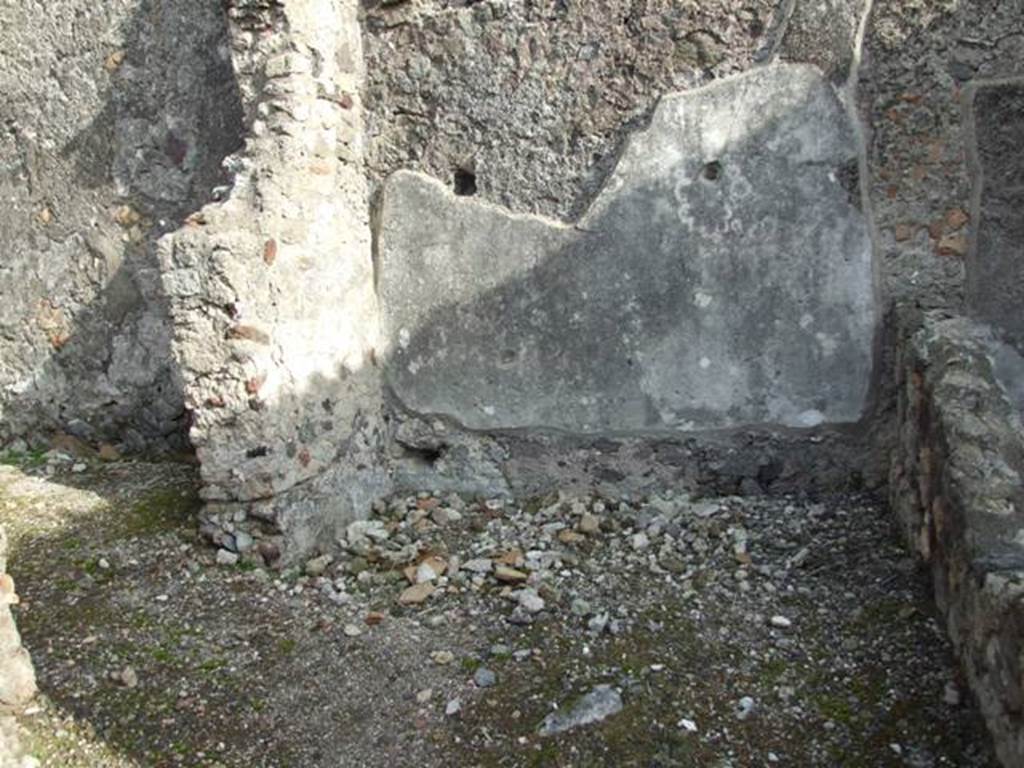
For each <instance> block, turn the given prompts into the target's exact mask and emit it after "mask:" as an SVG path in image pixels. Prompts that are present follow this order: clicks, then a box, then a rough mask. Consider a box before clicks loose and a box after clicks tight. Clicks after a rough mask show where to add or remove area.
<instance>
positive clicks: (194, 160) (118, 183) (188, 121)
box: [0, 0, 243, 452]
mask: <svg viewBox="0 0 1024 768" xmlns="http://www.w3.org/2000/svg"><path fill="white" fill-rule="evenodd" d="M110 36H111V37H114V34H113V31H111V32H110ZM120 38H121V40H122V41H123V44H122V45H121V47H120V48H118V49H115V50H113V51H112V52H110V53H109V55H108V56H107V59H106V61H105V68H106V70H107V72H109V77H110V83H109V88H108V89H107V93H106V96H105V99H106V100H105V102H104V104H103V106H102V109H101V110H100V111H99V113H98V114H96V116H95V117H94V118H93V119H92V121H91V122H90V123H89V125H88V127H86V128H85V129H84V130H82V131H80V132H79V133H78V134H77V135H75V136H74V138H73V139H72V140H71V141H69V142H68V143H67V144H66V145H65V146H63V147H62V148H61V149H60V152H59V157H56V158H52V162H53V163H54V164H55V165H58V166H60V165H61V164H63V165H64V166H69V167H70V169H71V170H70V172H69V173H68V174H67V175H68V177H69V178H73V180H74V181H73V189H72V190H58V192H57V196H58V197H61V196H63V195H66V196H67V200H66V201H63V204H64V205H65V207H68V208H70V207H72V206H78V207H80V208H81V209H82V216H81V221H82V223H81V225H80V226H79V227H78V229H77V230H76V231H72V232H71V233H70V237H69V239H68V241H67V242H68V243H71V244H73V247H74V248H75V249H76V251H77V253H75V254H74V255H76V256H79V259H78V260H79V263H83V262H85V263H87V264H88V267H87V269H84V270H83V272H84V274H77V275H74V277H73V278H72V279H74V280H75V281H76V286H75V288H78V290H77V291H76V290H75V288H72V289H71V291H72V293H71V298H70V299H68V303H69V304H70V303H71V302H73V301H74V299H75V297H76V296H81V295H83V294H85V295H91V299H89V300H88V301H87V302H85V303H83V305H82V306H81V308H80V309H78V310H77V311H76V310H75V309H74V308H70V309H69V308H67V307H58V306H55V305H54V300H50V299H43V300H42V301H41V302H40V305H39V306H40V307H41V309H40V311H39V318H38V323H39V325H40V326H41V327H42V331H43V333H45V334H46V335H47V336H48V339H49V344H50V346H51V347H52V353H51V354H50V356H49V358H48V359H47V360H46V361H45V363H43V364H42V365H41V366H40V367H39V369H38V370H37V371H36V372H35V373H34V375H33V377H32V384H31V386H30V387H28V388H27V389H26V390H25V391H24V392H22V393H21V395H20V397H18V399H17V400H16V402H14V403H13V404H12V405H11V407H10V412H11V414H12V416H11V419H10V421H11V424H12V425H13V426H12V427H11V428H13V429H14V430H15V434H16V433H17V430H18V425H19V424H24V423H29V422H30V423H31V425H32V426H33V432H34V433H35V434H38V433H41V432H45V431H47V430H49V431H56V430H58V429H66V430H67V431H69V432H71V433H73V434H74V435H75V436H76V437H79V438H81V439H83V440H86V441H90V442H98V441H108V442H117V441H119V440H123V442H124V444H125V446H126V447H127V448H128V449H130V450H132V451H145V452H165V451H167V450H171V451H176V450H182V449H185V448H186V447H187V437H186V426H187V425H186V417H185V411H184V405H183V395H182V388H181V383H180V381H179V380H178V377H177V375H176V372H175V369H174V366H173V363H172V358H171V352H170V339H171V322H170V318H169V315H168V308H167V303H166V300H165V299H164V297H163V294H162V291H161V289H160V279H159V272H158V268H157V258H156V253H155V243H156V240H157V239H158V238H159V237H160V236H161V235H163V234H164V233H166V232H167V231H170V230H173V229H176V228H178V227H179V226H180V225H181V224H182V222H183V221H184V220H185V219H186V217H187V216H188V215H189V214H190V213H192V212H194V211H197V210H198V209H199V208H201V207H202V205H204V204H205V203H206V202H208V201H209V200H210V199H211V198H212V196H213V195H214V194H215V192H214V190H215V188H216V187H217V186H218V185H220V184H223V183H224V182H225V174H224V171H223V169H222V167H221V163H222V161H223V159H224V158H225V157H226V156H228V155H229V154H231V153H232V152H234V151H236V150H237V149H239V148H240V146H241V142H242V135H243V110H242V102H241V97H240V93H239V88H238V84H237V82H236V80H235V75H234V72H233V69H232V63H231V48H230V40H229V36H228V29H227V19H226V17H225V15H224V11H223V8H222V7H221V4H220V3H216V2H210V1H209V0H141V1H140V2H138V3H136V4H135V6H134V8H133V10H132V12H131V15H130V17H128V18H127V19H126V20H125V21H124V24H123V27H122V29H121V30H120ZM101 88H102V86H101ZM69 119H70V118H69ZM45 255H46V254H39V253H33V254H30V257H31V258H34V259H39V258H45ZM69 258H71V257H69ZM89 262H91V264H89ZM70 274H71V270H70V269H69V270H68V273H67V274H62V275H60V276H59V278H58V279H59V280H60V281H61V282H65V281H67V280H69V275H70ZM78 284H84V285H81V287H79V285H78ZM65 285H66V282H65ZM60 289H61V290H63V287H62V286H61V287H60ZM54 290H57V289H54ZM62 295H63V294H62ZM21 414H24V415H21ZM29 417H30V418H29ZM4 431H5V430H3V429H0V437H3V436H4V435H3V432H4Z"/></svg>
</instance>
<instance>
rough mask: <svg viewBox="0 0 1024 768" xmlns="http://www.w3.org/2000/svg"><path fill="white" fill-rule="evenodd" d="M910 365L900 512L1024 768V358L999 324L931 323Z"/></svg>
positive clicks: (999, 745) (1006, 746)
mask: <svg viewBox="0 0 1024 768" xmlns="http://www.w3.org/2000/svg"><path fill="white" fill-rule="evenodd" d="M914 322H919V323H920V329H919V330H918V331H917V332H916V333H913V334H908V335H907V338H909V339H910V341H909V342H908V343H907V345H906V346H905V348H904V349H903V350H901V353H900V360H899V367H898V370H899V371H900V382H899V393H900V395H899V398H900V402H899V434H900V438H899V446H898V450H897V451H896V453H895V454H894V461H893V466H892V473H891V478H890V493H891V495H892V499H891V500H892V505H893V508H894V509H895V511H896V512H897V514H898V516H899V520H900V523H901V525H902V528H903V532H904V535H905V536H906V538H907V541H908V543H909V544H910V546H911V547H912V548H913V549H914V550H915V551H916V552H917V554H918V555H919V556H920V557H921V558H922V559H923V560H924V561H925V562H926V563H927V564H928V565H929V567H930V569H931V573H932V577H933V583H934V589H935V598H936V602H937V604H938V606H939V608H940V610H941V611H942V612H943V614H944V615H945V618H946V623H947V629H948V631H949V634H950V636H951V637H952V639H953V642H954V644H955V646H956V649H957V651H958V653H959V655H960V658H961V660H962V663H963V666H964V670H965V672H966V674H967V678H968V680H969V682H970V685H971V688H972V689H973V690H974V692H975V695H976V696H977V697H978V700H979V702H980V704H981V708H982V711H983V713H984V715H985V718H986V720H987V722H988V725H989V728H990V730H991V731H992V734H993V736H994V739H995V744H996V750H997V752H998V754H999V757H1000V759H1001V760H1002V762H1003V764H1004V765H1007V766H1019V765H1024V669H1022V659H1024V655H1022V654H1024V482H1022V479H1024V429H1022V426H1021V418H1020V414H1021V405H1022V402H1021V401H1022V398H1021V397H1020V392H1015V389H1017V388H1019V383H1018V384H1015V382H1020V381H1022V380H1024V379H1022V377H1021V375H1020V374H1021V371H1022V370H1024V360H1022V359H1021V358H1020V357H1019V355H1017V353H1016V352H1015V351H1013V350H1012V349H1011V348H1010V347H1009V346H1007V345H1006V344H1003V343H1002V342H1000V341H998V340H997V339H996V338H995V337H994V335H993V334H992V332H991V331H990V330H989V329H988V327H987V326H984V325H981V324H978V323H975V322H973V321H971V320H968V319H965V318H949V317H943V316H942V315H940V314H936V313H931V314H926V315H925V316H924V317H923V318H921V317H918V318H917V319H916V320H915V321H914Z"/></svg>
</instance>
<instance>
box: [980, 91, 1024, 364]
mask: <svg viewBox="0 0 1024 768" xmlns="http://www.w3.org/2000/svg"><path fill="white" fill-rule="evenodd" d="M971 107H972V109H971V112H972V113H973V119H974V131H975V141H976V145H975V151H974V152H973V158H972V159H973V163H972V166H973V183H974V215H975V220H976V221H977V222H978V228H977V233H976V237H975V242H974V244H973V248H972V250H971V253H970V258H969V259H968V262H967V301H968V306H969V308H970V310H971V312H972V313H973V314H974V315H976V316H978V317H979V318H981V319H984V320H986V321H988V322H990V323H992V324H993V325H994V326H995V327H996V328H998V329H1000V330H1001V331H1003V332H1004V333H1005V334H1006V337H1007V340H1009V341H1010V342H1011V343H1012V344H1014V345H1016V346H1017V347H1018V349H1022V350H1024V309H1022V308H1024V152H1021V146H1022V145H1024V81H1017V82H1005V83H993V84H991V85H982V86H980V87H978V88H977V90H976V92H975V94H974V98H973V104H972V105H971Z"/></svg>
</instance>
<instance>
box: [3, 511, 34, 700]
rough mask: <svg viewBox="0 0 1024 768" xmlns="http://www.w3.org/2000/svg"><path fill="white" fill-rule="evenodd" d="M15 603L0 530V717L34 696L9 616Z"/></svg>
mask: <svg viewBox="0 0 1024 768" xmlns="http://www.w3.org/2000/svg"><path fill="white" fill-rule="evenodd" d="M17 604H18V595H17V593H16V592H15V591H14V580H13V579H12V578H11V576H10V574H9V573H7V534H6V533H5V532H4V529H3V528H0V715H3V714H6V713H8V712H10V711H11V710H16V709H18V708H20V707H23V706H25V704H27V703H28V702H29V701H31V700H32V697H33V696H35V693H36V679H35V673H34V672H33V669H32V661H31V659H30V658H29V655H28V651H26V650H25V649H24V648H23V647H22V645H21V636H20V635H19V634H18V628H17V627H16V626H15V624H14V616H13V615H12V614H11V606H12V605H17Z"/></svg>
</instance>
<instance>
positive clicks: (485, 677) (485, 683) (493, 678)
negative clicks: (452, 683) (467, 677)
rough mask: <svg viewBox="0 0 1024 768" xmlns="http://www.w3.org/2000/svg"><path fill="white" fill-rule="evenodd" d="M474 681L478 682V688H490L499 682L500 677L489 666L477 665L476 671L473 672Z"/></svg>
mask: <svg viewBox="0 0 1024 768" xmlns="http://www.w3.org/2000/svg"><path fill="white" fill-rule="evenodd" d="M473 682H474V683H476V687H477V688H490V687H491V686H492V685H494V684H495V683H497V682H498V677H497V675H495V674H494V673H493V672H492V671H491V670H489V669H487V667H477V670H476V672H474V673H473Z"/></svg>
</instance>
